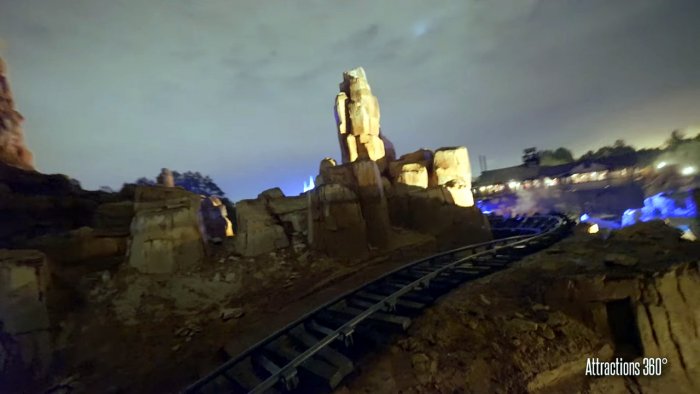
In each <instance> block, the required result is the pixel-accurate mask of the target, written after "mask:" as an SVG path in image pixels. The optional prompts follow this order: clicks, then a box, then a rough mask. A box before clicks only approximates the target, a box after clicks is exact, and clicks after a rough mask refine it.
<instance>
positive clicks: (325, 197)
mask: <svg viewBox="0 0 700 394" xmlns="http://www.w3.org/2000/svg"><path fill="white" fill-rule="evenodd" d="M308 198H309V244H310V245H311V247H312V248H314V249H315V250H318V251H321V252H324V253H326V254H328V255H330V256H335V257H340V258H362V257H365V256H366V255H367V254H368V252H369V250H368V245H367V225H366V223H365V219H364V216H363V214H362V206H361V204H360V200H359V198H358V196H357V194H356V193H355V192H354V191H352V190H351V189H350V188H348V187H347V186H344V185H341V184H338V183H331V184H324V185H321V186H319V187H317V188H316V189H314V191H313V193H309V194H308Z"/></svg>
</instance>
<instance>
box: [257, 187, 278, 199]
mask: <svg viewBox="0 0 700 394" xmlns="http://www.w3.org/2000/svg"><path fill="white" fill-rule="evenodd" d="M258 198H261V199H267V200H274V199H277V198H284V192H283V191H282V189H280V188H279V187H273V188H272V189H267V190H265V191H263V192H262V193H260V194H258Z"/></svg>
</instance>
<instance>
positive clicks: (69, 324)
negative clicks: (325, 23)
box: [27, 229, 436, 393]
mask: <svg viewBox="0 0 700 394" xmlns="http://www.w3.org/2000/svg"><path fill="white" fill-rule="evenodd" d="M396 231H397V236H396V237H395V239H394V243H393V244H392V245H391V247H390V249H389V251H388V252H387V251H382V253H379V251H377V253H375V254H376V255H375V256H373V257H371V258H370V259H367V260H362V261H345V262H341V261H336V260H332V259H329V258H327V257H323V256H320V255H314V254H313V253H312V252H308V251H299V252H297V251H293V250H291V248H290V249H286V250H280V251H277V252H273V253H270V254H266V255H262V256H258V257H256V258H242V257H240V256H236V255H235V254H233V251H232V250H233V249H232V248H230V246H231V245H229V243H226V242H225V243H224V245H222V246H219V247H218V249H216V250H213V251H212V254H213V256H212V257H211V259H208V261H207V262H205V264H203V265H201V266H199V267H196V268H193V269H191V270H189V271H186V272H178V273H172V274H160V275H157V274H151V275H144V274H141V273H139V272H136V271H135V270H133V269H131V268H130V267H127V266H120V267H117V268H114V269H111V270H104V271H97V272H93V273H89V274H85V273H84V272H82V269H81V267H74V268H71V269H64V270H62V271H60V272H54V274H55V276H56V277H57V278H60V279H61V282H62V283H63V286H59V285H57V286H55V287H54V288H53V289H52V291H51V293H50V294H48V296H49V298H51V299H52V300H53V301H54V302H52V308H51V313H52V315H53V316H56V320H58V321H59V322H60V323H59V326H58V327H56V330H55V334H56V338H55V343H56V347H55V354H56V357H55V359H56V360H57V361H56V362H55V363H54V365H53V367H52V370H51V375H52V377H51V378H50V381H49V382H48V384H39V385H40V386H42V387H41V388H45V387H52V388H53V389H54V391H53V392H55V393H93V392H113V393H145V392H150V393H152V392H159V393H160V392H178V391H179V390H181V389H182V388H183V387H185V386H186V385H187V384H189V383H192V382H194V381H195V380H197V379H198V378H199V377H200V376H201V375H202V374H203V373H206V372H208V371H209V370H211V369H213V368H214V367H215V366H216V364H217V363H220V362H221V360H220V359H217V358H216V356H217V354H220V352H221V351H222V350H223V351H225V352H226V353H229V354H236V353H238V352H240V351H243V350H245V349H246V348H247V347H249V346H251V345H252V344H254V343H256V342H257V341H259V340H261V339H263V338H264V337H266V336H267V335H269V334H271V333H273V332H275V331H276V330H278V329H279V328H281V327H283V326H284V325H286V324H288V323H290V322H291V321H293V320H295V319H296V318H298V317H299V316H301V315H303V314H304V313H306V312H308V311H310V310H312V309H314V308H316V307H318V306H320V305H322V304H323V303H325V302H327V301H328V300H329V299H332V298H334V297H336V296H338V295H340V294H342V293H344V292H346V291H349V290H351V289H353V288H355V287H357V286H359V285H360V284H362V283H364V282H366V281H368V280H371V279H373V278H375V277H378V276H380V275H381V274H383V273H384V272H386V271H389V270H391V269H393V268H396V267H398V266H401V265H403V264H405V263H407V262H410V261H412V260H415V259H417V258H419V257H422V256H425V255H428V254H432V253H434V252H435V247H436V246H435V239H434V238H432V237H427V236H423V235H421V234H418V233H414V232H410V231H403V230H399V229H397V230H396ZM69 285H70V286H69ZM37 383H39V382H37ZM28 386H29V385H28ZM27 392H43V390H40V389H39V388H36V387H35V388H30V387H28V388H27Z"/></svg>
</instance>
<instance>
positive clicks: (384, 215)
mask: <svg viewBox="0 0 700 394" xmlns="http://www.w3.org/2000/svg"><path fill="white" fill-rule="evenodd" d="M352 170H353V174H354V175H355V180H356V182H357V194H358V196H359V201H360V206H361V207H362V216H363V217H364V219H365V222H366V226H367V241H368V242H369V245H370V246H372V247H379V248H382V247H385V246H387V245H388V244H389V241H390V237H391V222H390V220H389V210H388V206H387V200H386V195H385V194H384V183H383V182H382V176H381V174H380V172H379V167H378V166H377V163H376V162H374V161H372V160H367V159H365V160H357V161H355V162H353V163H352Z"/></svg>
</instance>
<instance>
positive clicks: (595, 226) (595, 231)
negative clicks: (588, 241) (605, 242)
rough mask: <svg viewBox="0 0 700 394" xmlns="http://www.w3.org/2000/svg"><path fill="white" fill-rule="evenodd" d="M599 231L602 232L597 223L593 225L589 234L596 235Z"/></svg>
mask: <svg viewBox="0 0 700 394" xmlns="http://www.w3.org/2000/svg"><path fill="white" fill-rule="evenodd" d="M598 231H600V228H599V227H598V225H597V224H595V223H594V224H591V227H589V228H588V234H596V233H597V232H598Z"/></svg>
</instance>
